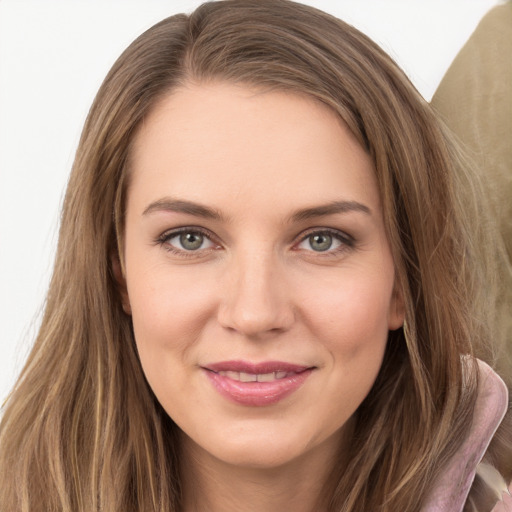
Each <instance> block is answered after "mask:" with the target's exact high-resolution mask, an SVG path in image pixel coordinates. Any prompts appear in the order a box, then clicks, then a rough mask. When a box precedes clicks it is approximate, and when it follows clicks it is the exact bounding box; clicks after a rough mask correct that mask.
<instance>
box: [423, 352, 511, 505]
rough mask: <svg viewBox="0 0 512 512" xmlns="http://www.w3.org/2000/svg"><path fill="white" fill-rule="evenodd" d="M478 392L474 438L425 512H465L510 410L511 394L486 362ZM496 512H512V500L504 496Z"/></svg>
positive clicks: (445, 475) (444, 477)
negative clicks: (484, 459) (479, 472)
mask: <svg viewBox="0 0 512 512" xmlns="http://www.w3.org/2000/svg"><path fill="white" fill-rule="evenodd" d="M478 363H479V369H480V390H479V392H478V398H477V403H476V407H475V413H474V416H473V424H472V426H471V430H470V434H469V436H468V438H467V439H466V441H465V442H464V444H463V445H462V447H461V449H460V450H459V452H458V453H457V455H456V456H455V457H454V458H453V459H452V460H451V462H450V464H449V465H448V467H447V468H446V470H445V471H444V472H443V473H442V475H441V476H440V478H439V480H438V482H437V485H435V486H434V490H433V491H432V492H431V494H430V496H429V498H428V500H427V504H426V505H425V506H424V507H423V508H422V512H461V511H462V509H463V508H464V503H465V502H466V499H467V496H468V493H469V490H470V488H471V485H472V483H473V480H474V478H475V474H476V467H477V465H478V464H479V463H480V461H481V460H482V457H483V456H484V454H485V452H486V451H487V448H488V446H489V444H490V442H491V439H492V437H493V436H494V434H495V432H496V430H497V428H498V426H499V424H500V423H501V421H502V419H503V417H504V416H505V413H506V412H507V408H508V390H507V387H506V386H505V383H504V382H503V381H502V380H501V378H500V377H499V376H498V375H497V374H496V373H494V371H493V370H492V369H491V368H490V367H489V366H488V365H487V364H485V363H483V362H482V361H478ZM492 512H512V496H511V495H510V492H507V491H505V492H504V493H503V497H502V500H501V501H499V502H498V503H496V506H495V507H494V508H493V509H492Z"/></svg>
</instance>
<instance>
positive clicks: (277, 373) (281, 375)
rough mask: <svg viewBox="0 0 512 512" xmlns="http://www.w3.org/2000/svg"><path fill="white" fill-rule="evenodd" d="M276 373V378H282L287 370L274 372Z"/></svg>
mask: <svg viewBox="0 0 512 512" xmlns="http://www.w3.org/2000/svg"><path fill="white" fill-rule="evenodd" d="M275 373H276V379H284V378H285V377H286V375H287V372H275Z"/></svg>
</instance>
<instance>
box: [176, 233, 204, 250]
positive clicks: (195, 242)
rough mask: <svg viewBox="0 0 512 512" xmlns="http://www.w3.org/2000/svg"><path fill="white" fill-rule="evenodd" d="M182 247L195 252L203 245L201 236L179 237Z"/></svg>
mask: <svg viewBox="0 0 512 512" xmlns="http://www.w3.org/2000/svg"><path fill="white" fill-rule="evenodd" d="M180 243H181V245H182V247H184V248H185V249H188V250H189V251H195V250H197V249H199V248H200V247H201V245H203V235H201V234H200V233H183V234H182V235H180Z"/></svg>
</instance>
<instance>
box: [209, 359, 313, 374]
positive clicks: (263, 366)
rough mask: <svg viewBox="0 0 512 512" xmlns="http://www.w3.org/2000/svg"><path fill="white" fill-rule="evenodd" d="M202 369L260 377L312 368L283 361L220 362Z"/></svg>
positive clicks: (299, 371)
mask: <svg viewBox="0 0 512 512" xmlns="http://www.w3.org/2000/svg"><path fill="white" fill-rule="evenodd" d="M203 368H204V369H206V370H210V371H212V372H216V373H218V372H226V371H228V372H243V373H252V374H255V375H262V374H266V373H272V372H288V373H292V372H293V373H301V372H303V371H306V370H308V369H310V368H312V367H311V366H306V365H301V364H294V363H287V362H284V361H262V362H260V363H252V362H250V361H220V362H218V363H210V364H207V365H204V366H203Z"/></svg>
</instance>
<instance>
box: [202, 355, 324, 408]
mask: <svg viewBox="0 0 512 512" xmlns="http://www.w3.org/2000/svg"><path fill="white" fill-rule="evenodd" d="M202 368H203V370H205V373H206V375H207V377H208V378H209V379H210V382H211V383H212V384H213V386H214V387H215V389H216V390H217V391H218V392H219V393H220V394H221V395H223V396H224V397H225V398H227V399H229V400H231V401H232V402H236V403H238V404H242V405H248V406H256V407H262V406H266V405H271V404H275V403H277V402H279V401H280V400H282V399H284V398H285V397H287V396H288V395H290V394H292V393H293V392H294V391H296V390H297V389H298V388H300V387H301V386H302V384H304V382H305V381H306V379H307V378H308V377H309V375H311V373H312V371H313V369H314V368H313V367H308V366H303V365H296V364H291V363H285V362H282V361H264V362H262V363H251V362H247V361H223V362H219V363H214V364H208V365H206V366H203V367H202ZM227 371H230V372H243V373H249V374H253V375H258V374H259V375H261V374H268V373H273V372H286V373H287V375H286V376H284V377H282V378H278V379H276V380H272V381H268V382H242V381H239V380H235V379H233V378H231V377H229V376H225V375H220V373H219V372H227Z"/></svg>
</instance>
